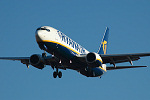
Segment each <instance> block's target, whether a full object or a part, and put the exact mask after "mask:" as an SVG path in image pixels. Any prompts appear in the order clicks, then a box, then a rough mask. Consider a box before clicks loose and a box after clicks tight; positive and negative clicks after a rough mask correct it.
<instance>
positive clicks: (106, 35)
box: [98, 27, 109, 54]
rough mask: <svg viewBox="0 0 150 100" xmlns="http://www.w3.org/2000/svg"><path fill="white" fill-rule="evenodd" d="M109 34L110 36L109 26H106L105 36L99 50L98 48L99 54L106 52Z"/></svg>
mask: <svg viewBox="0 0 150 100" xmlns="http://www.w3.org/2000/svg"><path fill="white" fill-rule="evenodd" d="M108 36H109V28H108V27H106V30H105V33H104V37H103V39H102V42H101V44H100V47H99V50H98V54H106V51H107V45H108Z"/></svg>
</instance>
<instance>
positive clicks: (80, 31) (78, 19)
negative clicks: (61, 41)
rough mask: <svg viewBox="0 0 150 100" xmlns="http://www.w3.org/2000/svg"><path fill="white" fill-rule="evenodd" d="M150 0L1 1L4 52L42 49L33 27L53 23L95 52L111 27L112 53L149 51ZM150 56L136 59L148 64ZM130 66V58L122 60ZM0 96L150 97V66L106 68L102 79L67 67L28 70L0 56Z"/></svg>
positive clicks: (0, 47) (22, 99) (18, 99)
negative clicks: (56, 75) (56, 70)
mask: <svg viewBox="0 0 150 100" xmlns="http://www.w3.org/2000/svg"><path fill="white" fill-rule="evenodd" d="M149 5H150V1H149V0H143V1H141V0H24V1H23V0H22V1H21V0H0V51H1V52H0V56H1V57H3V56H4V57H9V56H12V57H15V56H17V57H18V56H31V55H32V54H41V53H42V52H43V51H41V50H40V49H39V48H38V45H37V43H36V41H35V30H36V29H37V28H38V27H40V26H43V25H48V26H52V27H54V28H56V29H58V30H60V31H62V32H63V33H65V34H66V35H68V36H69V37H71V38H72V39H73V40H75V41H76V42H78V43H79V44H81V45H82V46H83V47H85V48H86V49H87V50H89V51H92V52H97V50H98V47H99V44H100V42H101V39H102V36H103V33H104V30H105V28H106V27H107V26H108V27H109V28H110V37H109V47H108V53H109V54H118V53H141V52H150V46H149V43H150V40H149V37H150V34H149V26H150V17H149V16H150V6H149ZM149 59H150V57H145V58H142V59H140V60H139V61H138V62H137V61H136V62H133V63H134V65H147V66H150V61H149ZM120 65H129V63H125V64H120ZM0 67H1V68H0V100H10V99H11V100H27V99H28V100H41V99H43V100H51V99H54V100H60V99H62V100H67V99H71V100H77V99H78V100H91V99H92V100H94V99H102V100H103V99H105V100H110V99H112V100H141V99H144V100H149V98H150V85H149V84H150V68H149V67H148V68H138V69H126V70H115V71H108V72H107V73H106V74H105V75H104V76H103V77H102V78H101V79H99V78H87V77H85V76H82V75H80V74H78V73H77V72H76V71H72V70H66V71H62V72H63V77H62V78H61V79H54V78H53V77H52V74H53V70H52V68H50V67H49V66H47V67H46V68H44V69H43V70H38V69H36V68H34V67H32V66H30V68H29V69H27V68H26V66H25V65H23V64H21V63H20V62H17V61H16V62H14V61H0Z"/></svg>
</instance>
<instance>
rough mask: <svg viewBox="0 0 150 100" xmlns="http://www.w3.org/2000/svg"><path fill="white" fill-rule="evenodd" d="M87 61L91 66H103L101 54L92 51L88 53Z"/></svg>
mask: <svg viewBox="0 0 150 100" xmlns="http://www.w3.org/2000/svg"><path fill="white" fill-rule="evenodd" d="M86 62H87V63H88V65H89V67H99V66H102V59H101V57H100V55H99V54H97V53H94V52H90V53H88V54H87V55H86Z"/></svg>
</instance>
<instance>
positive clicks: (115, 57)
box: [100, 53, 150, 66]
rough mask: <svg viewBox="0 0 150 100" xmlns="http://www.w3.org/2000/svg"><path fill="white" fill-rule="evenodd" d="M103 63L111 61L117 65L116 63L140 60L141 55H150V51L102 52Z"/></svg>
mask: <svg viewBox="0 0 150 100" xmlns="http://www.w3.org/2000/svg"><path fill="white" fill-rule="evenodd" d="M100 56H101V58H102V59H103V63H104V64H106V63H110V64H113V65H114V66H115V64H116V63H122V62H130V63H131V65H132V61H136V60H139V59H140V57H144V56H150V53H132V54H101V55H100Z"/></svg>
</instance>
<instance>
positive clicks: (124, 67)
mask: <svg viewBox="0 0 150 100" xmlns="http://www.w3.org/2000/svg"><path fill="white" fill-rule="evenodd" d="M139 67H147V66H116V67H106V69H107V70H116V69H126V68H139Z"/></svg>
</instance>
